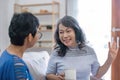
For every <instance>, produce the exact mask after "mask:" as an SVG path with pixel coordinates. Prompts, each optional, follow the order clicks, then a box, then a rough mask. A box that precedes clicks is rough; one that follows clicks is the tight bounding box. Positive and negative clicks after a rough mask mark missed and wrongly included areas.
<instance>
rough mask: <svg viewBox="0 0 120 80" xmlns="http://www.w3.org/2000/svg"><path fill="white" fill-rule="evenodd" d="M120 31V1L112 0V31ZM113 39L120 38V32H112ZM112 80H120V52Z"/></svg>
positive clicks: (114, 65) (113, 65)
mask: <svg viewBox="0 0 120 80" xmlns="http://www.w3.org/2000/svg"><path fill="white" fill-rule="evenodd" d="M113 28H115V29H120V0H112V29H113ZM112 37H114V39H116V37H119V38H120V30H119V31H114V32H112ZM119 43H120V42H119ZM111 74H112V78H111V80H120V50H119V51H118V55H117V57H116V59H115V61H114V62H113V64H112V72H111Z"/></svg>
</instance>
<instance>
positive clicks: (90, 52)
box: [82, 45, 95, 54]
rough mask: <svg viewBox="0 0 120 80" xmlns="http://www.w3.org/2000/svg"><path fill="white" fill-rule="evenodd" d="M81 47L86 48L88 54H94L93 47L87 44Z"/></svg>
mask: <svg viewBox="0 0 120 80" xmlns="http://www.w3.org/2000/svg"><path fill="white" fill-rule="evenodd" d="M82 49H83V50H86V51H87V53H88V54H95V51H94V49H93V48H92V47H91V46H89V45H85V46H84V47H83V48H82Z"/></svg>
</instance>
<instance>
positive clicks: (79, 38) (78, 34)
mask: <svg viewBox="0 0 120 80" xmlns="http://www.w3.org/2000/svg"><path fill="white" fill-rule="evenodd" d="M60 24H62V25H64V26H65V27H70V28H72V29H73V30H74V31H75V38H76V42H77V43H78V46H79V48H82V47H83V46H84V44H85V35H84V33H83V31H82V29H81V28H80V26H79V24H78V22H77V21H76V19H75V18H73V17H71V16H64V17H63V18H62V19H60V20H59V21H58V23H57V28H56V31H55V35H54V39H55V42H56V45H58V46H56V47H55V49H56V48H59V49H58V55H59V56H61V57H63V56H65V54H66V50H67V49H68V47H67V46H65V45H64V44H63V43H62V42H61V40H60V38H59V25H60Z"/></svg>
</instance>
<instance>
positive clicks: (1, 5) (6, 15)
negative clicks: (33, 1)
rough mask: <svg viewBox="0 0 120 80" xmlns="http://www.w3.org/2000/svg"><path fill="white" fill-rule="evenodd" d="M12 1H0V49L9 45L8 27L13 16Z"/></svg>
mask: <svg viewBox="0 0 120 80" xmlns="http://www.w3.org/2000/svg"><path fill="white" fill-rule="evenodd" d="M13 4H14V0H0V10H1V11H0V49H1V52H2V51H3V50H4V49H5V48H6V47H7V46H8V45H9V37H8V26H9V22H10V19H11V16H12V14H13Z"/></svg>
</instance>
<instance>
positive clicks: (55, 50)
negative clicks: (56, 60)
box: [51, 48, 59, 56]
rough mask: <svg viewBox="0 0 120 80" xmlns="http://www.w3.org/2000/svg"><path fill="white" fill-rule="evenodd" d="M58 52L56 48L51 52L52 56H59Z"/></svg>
mask: <svg viewBox="0 0 120 80" xmlns="http://www.w3.org/2000/svg"><path fill="white" fill-rule="evenodd" d="M58 51H59V48H55V49H54V50H53V51H52V52H51V56H58Z"/></svg>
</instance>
